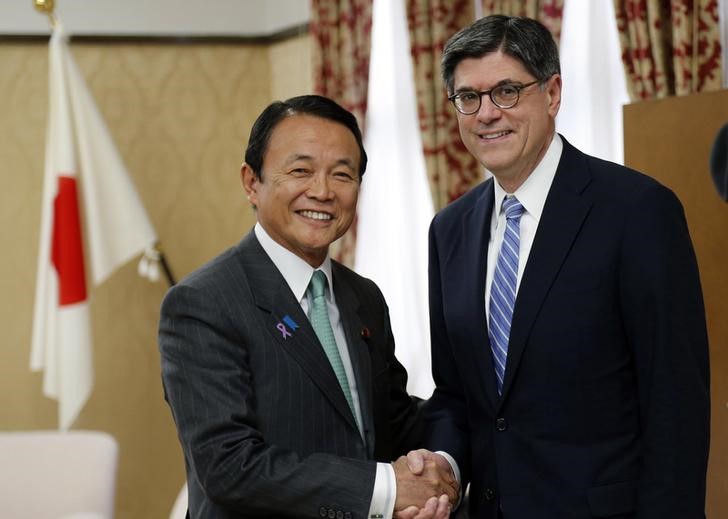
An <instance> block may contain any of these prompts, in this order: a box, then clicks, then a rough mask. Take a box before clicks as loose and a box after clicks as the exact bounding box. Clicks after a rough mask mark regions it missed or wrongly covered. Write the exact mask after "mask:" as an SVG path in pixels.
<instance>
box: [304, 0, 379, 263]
mask: <svg viewBox="0 0 728 519" xmlns="http://www.w3.org/2000/svg"><path fill="white" fill-rule="evenodd" d="M371 29H372V0H311V25H310V32H311V35H312V40H313V66H314V89H315V91H316V93H317V94H321V95H324V96H326V97H330V98H331V99H334V100H335V101H336V102H337V103H339V104H340V105H342V106H343V107H344V108H346V109H347V110H350V111H351V112H352V113H353V114H354V115H355V116H356V118H357V120H358V121H359V126H360V128H361V129H362V131H364V128H365V126H364V123H365V117H366V111H367V90H368V88H369V54H370V47H371V45H370V39H371ZM355 244H356V220H354V223H353V224H352V226H351V228H350V229H349V231H348V232H347V233H346V234H345V235H344V236H343V237H342V238H341V239H340V240H338V241H337V242H336V243H335V244H334V245H333V246H332V249H331V255H332V257H334V258H336V259H337V260H339V261H341V262H342V263H344V264H346V265H349V266H352V265H353V263H354V251H355Z"/></svg>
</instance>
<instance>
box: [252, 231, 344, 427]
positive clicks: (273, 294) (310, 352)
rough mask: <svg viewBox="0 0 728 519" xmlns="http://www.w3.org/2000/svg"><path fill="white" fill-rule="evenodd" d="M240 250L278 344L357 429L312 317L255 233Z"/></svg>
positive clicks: (260, 305) (260, 306)
mask: <svg viewBox="0 0 728 519" xmlns="http://www.w3.org/2000/svg"><path fill="white" fill-rule="evenodd" d="M238 247H239V251H240V252H241V254H239V257H240V258H241V262H242V263H243V266H244V268H245V271H246V272H247V274H248V276H247V277H248V282H249V284H250V288H251V292H252V295H253V299H254V300H255V304H256V306H257V307H258V308H259V310H260V311H261V316H262V318H263V321H264V322H265V327H266V328H267V332H268V333H269V334H270V335H271V336H272V337H273V339H274V341H275V344H276V345H278V346H279V347H281V348H282V349H283V350H284V351H285V352H286V353H288V355H290V356H291V357H292V358H293V359H294V360H295V361H296V362H297V363H298V364H299V365H300V366H301V369H302V370H303V371H304V372H305V373H306V374H307V375H308V376H309V377H310V378H311V380H312V381H313V383H314V384H316V385H317V386H318V387H319V389H320V390H321V392H322V393H323V394H324V396H325V397H326V398H327V399H328V400H329V401H330V402H331V404H332V405H333V406H334V407H335V408H336V409H337V410H338V411H339V413H340V414H341V415H342V416H343V417H344V419H345V420H346V421H347V422H349V423H350V425H351V426H352V427H354V429H357V426H356V422H355V421H354V417H353V416H352V414H351V410H350V409H349V404H348V403H347V402H346V398H345V397H344V393H343V391H342V390H341V386H340V385H339V381H338V380H337V378H336V375H335V374H334V370H333V369H332V368H331V364H330V363H329V360H328V358H327V357H326V353H324V350H323V348H322V346H321V343H320V342H319V340H318V338H317V337H316V333H315V332H314V331H313V328H312V327H311V323H310V322H309V320H308V317H307V316H306V315H305V314H304V313H303V309H302V308H301V305H300V303H299V302H298V301H297V300H296V298H295V297H294V295H293V293H292V292H291V289H290V288H289V287H288V284H287V283H286V281H285V279H284V278H283V276H282V275H281V273H280V272H279V271H278V269H277V268H276V266H275V265H274V264H273V262H272V261H271V259H270V258H269V257H268V255H267V254H266V253H265V251H264V250H263V248H262V247H261V246H260V243H259V242H258V240H257V239H256V238H255V234H254V232H253V231H251V232H250V233H249V234H248V235H247V236H246V237H245V238H244V239H243V241H241V242H240V244H239V245H238ZM357 430H358V429H357Z"/></svg>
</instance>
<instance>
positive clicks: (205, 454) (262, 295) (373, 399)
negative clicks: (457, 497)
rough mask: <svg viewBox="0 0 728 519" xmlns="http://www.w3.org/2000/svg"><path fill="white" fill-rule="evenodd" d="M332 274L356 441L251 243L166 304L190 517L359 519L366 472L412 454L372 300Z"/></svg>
mask: <svg viewBox="0 0 728 519" xmlns="http://www.w3.org/2000/svg"><path fill="white" fill-rule="evenodd" d="M332 269H333V278H334V290H335V295H336V302H337V305H338V306H339V310H340V312H341V316H342V322H343V323H344V328H345V333H346V338H347V342H348V345H349V352H350V355H351V360H352V364H353V368H354V372H355V377H356V382H357V386H358V388H359V397H360V402H361V408H362V415H363V418H362V419H363V426H364V429H365V439H366V441H364V440H362V437H361V435H360V433H359V431H358V429H357V426H356V423H355V421H354V417H353V416H352V414H351V411H350V410H349V408H348V406H347V403H346V400H345V398H344V395H343V393H342V391H341V388H340V386H339V384H338V382H337V380H336V376H335V375H334V372H333V370H332V369H331V366H330V364H329V362H328V360H327V358H326V356H325V354H324V352H323V349H322V348H321V345H320V343H319V342H318V340H317V338H316V336H315V334H314V332H313V329H312V328H311V326H310V324H309V321H308V319H307V317H306V316H305V315H304V313H303V311H302V309H301V306H300V304H299V302H298V301H296V299H295V298H294V296H293V294H292V292H291V291H290V289H289V287H288V285H287V284H286V282H285V280H284V279H283V277H282V276H281V274H280V272H279V271H278V269H277V268H276V267H275V265H274V264H273V262H272V261H271V260H270V258H269V257H268V256H267V254H266V253H265V252H264V251H263V249H262V247H261V246H260V244H259V243H258V240H257V239H256V238H255V235H254V233H253V232H252V231H251V232H250V233H249V234H248V235H247V236H246V237H245V238H244V239H243V240H242V241H241V242H240V243H239V244H238V245H237V246H236V247H233V248H231V249H229V250H228V251H226V252H225V253H223V254H222V255H220V256H218V257H217V258H215V259H214V260H213V261H211V262H210V263H208V264H207V265H205V266H203V267H202V268H200V269H199V270H197V271H196V272H194V273H192V274H191V275H190V276H188V277H187V278H185V279H184V280H183V281H182V282H181V283H179V284H178V285H176V286H175V287H173V288H172V289H171V290H170V291H169V293H168V294H167V296H166V297H165V299H164V302H163V304H162V311H161V319H160V329H159V348H160V352H161V362H162V378H163V383H164V388H165V397H166V399H167V401H168V403H169V405H170V407H171V409H172V414H173V417H174V420H175V423H176V425H177V431H178V435H179V439H180V442H181V444H182V449H183V451H184V455H185V463H186V467H187V480H188V485H189V516H190V517H193V518H233V517H235V518H237V517H246V518H249V517H321V514H322V512H323V513H325V514H329V512H330V511H333V513H334V515H336V513H337V512H341V514H340V517H350V518H362V517H365V516H366V514H367V512H368V509H369V504H370V500H371V495H372V490H373V486H374V478H375V472H376V464H375V460H376V461H391V460H392V459H393V458H395V457H397V456H398V455H400V454H403V453H405V452H407V450H409V449H410V448H414V447H417V446H418V445H419V442H420V438H421V432H422V430H421V423H420V420H419V413H418V402H417V400H416V399H414V398H411V397H409V396H408V395H407V393H406V391H405V386H406V380H407V374H406V372H405V370H404V368H403V367H402V366H401V364H400V363H399V362H398V361H397V359H396V358H395V357H394V341H393V338H392V333H391V330H390V323H389V316H388V310H387V306H386V304H385V302H384V299H383V297H382V294H381V292H380V291H379V289H378V288H377V287H376V285H375V284H374V283H373V282H372V281H370V280H368V279H365V278H362V277H361V276H359V275H357V274H355V273H354V272H352V271H351V270H349V269H347V268H346V267H344V266H342V265H340V264H338V263H336V262H333V266H332ZM365 328H366V329H367V330H368V338H366V337H364V336H365V335H367V333H364V334H362V330H363V329H365ZM282 330H285V333H284V332H283V331H282ZM289 334H290V335H289Z"/></svg>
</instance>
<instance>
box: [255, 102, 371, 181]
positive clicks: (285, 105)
mask: <svg viewBox="0 0 728 519" xmlns="http://www.w3.org/2000/svg"><path fill="white" fill-rule="evenodd" d="M297 114H305V115H312V116H315V117H322V118H324V119H329V120H331V121H334V122H337V123H339V124H342V125H344V126H346V127H347V128H348V129H349V130H350V131H351V133H352V134H353V135H354V139H356V143H357V145H358V146H359V155H360V157H359V158H360V160H359V179H360V180H361V178H362V177H363V176H364V171H365V170H366V167H367V154H366V151H364V143H363V141H362V135H361V130H360V129H359V124H358V123H357V122H356V117H354V114H352V113H351V112H349V111H348V110H346V109H345V108H343V107H342V106H340V105H339V104H337V103H336V102H335V101H333V100H331V99H329V98H328V97H323V96H319V95H303V96H298V97H292V98H290V99H287V100H286V101H276V102H274V103H271V104H270V105H268V107H267V108H266V109H265V110H263V112H262V113H261V114H260V115H259V116H258V118H257V119H256V120H255V123H253V128H252V129H251V130H250V139H248V148H247V149H246V150H245V162H247V164H248V165H249V166H250V168H251V169H252V170H253V172H254V173H255V176H256V177H258V178H259V179H261V178H262V168H263V158H264V157H265V153H266V151H267V149H268V142H269V141H270V136H271V135H272V134H273V130H274V129H275V127H276V126H277V125H278V123H280V122H281V121H283V120H284V119H286V118H287V117H290V116H292V115H297Z"/></svg>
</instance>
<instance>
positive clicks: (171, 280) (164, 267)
mask: <svg viewBox="0 0 728 519" xmlns="http://www.w3.org/2000/svg"><path fill="white" fill-rule="evenodd" d="M154 248H155V249H156V251H157V252H158V253H159V264H160V265H162V270H163V271H164V277H165V278H167V283H168V284H169V286H170V287H172V286H174V285H175V284H176V283H177V281H175V279H174V275H173V274H172V269H170V268H169V263H167V258H166V257H165V255H164V251H162V246H161V245H160V244H159V242H157V243H155V244H154Z"/></svg>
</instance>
